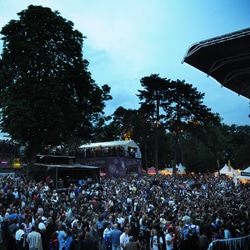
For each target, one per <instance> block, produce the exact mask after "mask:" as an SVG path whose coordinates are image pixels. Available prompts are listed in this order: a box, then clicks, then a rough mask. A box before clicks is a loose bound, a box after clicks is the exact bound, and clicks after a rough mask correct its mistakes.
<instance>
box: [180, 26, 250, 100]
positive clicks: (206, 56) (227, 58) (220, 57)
mask: <svg viewBox="0 0 250 250" xmlns="http://www.w3.org/2000/svg"><path fill="white" fill-rule="evenodd" d="M183 62H185V63H187V64H189V65H191V66H193V67H195V68H197V69H199V70H201V71H202V72H204V73H206V74H207V75H208V76H212V77H213V78H214V79H215V80H216V81H218V82H219V83H220V84H221V85H222V86H223V87H226V88H228V89H230V90H232V91H234V92H236V93H237V94H239V95H242V96H244V97H246V98H248V99H250V28H247V29H242V30H239V31H236V32H232V33H229V34H225V35H221V36H218V37H214V38H211V39H207V40H204V41H201V42H197V43H195V44H193V45H192V46H191V47H190V48H189V49H188V50H187V52H186V54H185V56H184V59H183Z"/></svg>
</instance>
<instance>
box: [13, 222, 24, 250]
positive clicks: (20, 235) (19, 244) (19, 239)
mask: <svg viewBox="0 0 250 250" xmlns="http://www.w3.org/2000/svg"><path fill="white" fill-rule="evenodd" d="M15 240H16V250H24V249H25V243H26V242H25V241H26V238H25V232H24V225H23V224H21V225H20V226H19V229H18V230H17V231H16V233H15Z"/></svg>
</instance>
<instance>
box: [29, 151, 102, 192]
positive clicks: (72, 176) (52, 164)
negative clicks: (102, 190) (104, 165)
mask: <svg viewBox="0 0 250 250" xmlns="http://www.w3.org/2000/svg"><path fill="white" fill-rule="evenodd" d="M33 175H34V178H35V180H36V181H37V182H40V181H45V180H46V178H47V177H48V176H49V179H50V180H51V183H50V184H51V186H53V188H55V189H58V188H67V187H68V186H69V185H70V184H73V183H75V184H82V183H84V182H85V181H88V182H91V181H92V182H99V181H100V168H99V167H98V166H86V165H81V164H79V163H77V162H76V157H75V156H61V155H37V156H36V163H35V170H34V173H33Z"/></svg>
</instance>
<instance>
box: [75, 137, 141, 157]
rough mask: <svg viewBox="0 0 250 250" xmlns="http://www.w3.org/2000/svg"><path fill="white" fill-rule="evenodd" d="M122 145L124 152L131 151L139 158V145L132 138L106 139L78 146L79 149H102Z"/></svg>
mask: <svg viewBox="0 0 250 250" xmlns="http://www.w3.org/2000/svg"><path fill="white" fill-rule="evenodd" d="M115 147H122V148H123V149H124V150H125V152H131V151H133V152H134V154H135V158H141V152H140V147H139V146H138V145H137V144H136V143H135V142H134V141H133V140H124V141H108V142H93V143H87V144H83V145H81V146H80V147H79V149H80V150H87V149H102V150H108V148H115Z"/></svg>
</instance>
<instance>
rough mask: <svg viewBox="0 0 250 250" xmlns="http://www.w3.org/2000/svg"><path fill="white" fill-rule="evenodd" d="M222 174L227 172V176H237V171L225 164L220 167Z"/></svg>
mask: <svg viewBox="0 0 250 250" xmlns="http://www.w3.org/2000/svg"><path fill="white" fill-rule="evenodd" d="M220 174H225V175H227V176H236V175H237V171H235V170H234V168H233V167H232V166H228V165H227V164H225V165H224V167H223V168H222V169H220Z"/></svg>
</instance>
